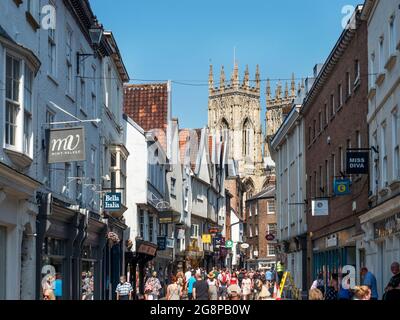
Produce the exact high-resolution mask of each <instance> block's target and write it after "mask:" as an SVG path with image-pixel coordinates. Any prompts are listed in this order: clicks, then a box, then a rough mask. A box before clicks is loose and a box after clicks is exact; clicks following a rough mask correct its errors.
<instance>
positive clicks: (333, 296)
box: [325, 277, 339, 300]
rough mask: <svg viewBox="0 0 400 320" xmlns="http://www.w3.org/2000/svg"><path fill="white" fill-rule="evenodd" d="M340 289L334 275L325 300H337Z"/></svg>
mask: <svg viewBox="0 0 400 320" xmlns="http://www.w3.org/2000/svg"><path fill="white" fill-rule="evenodd" d="M338 291H339V290H338V280H337V278H336V277H332V280H331V283H330V284H329V286H328V287H327V288H326V293H325V300H337V299H338Z"/></svg>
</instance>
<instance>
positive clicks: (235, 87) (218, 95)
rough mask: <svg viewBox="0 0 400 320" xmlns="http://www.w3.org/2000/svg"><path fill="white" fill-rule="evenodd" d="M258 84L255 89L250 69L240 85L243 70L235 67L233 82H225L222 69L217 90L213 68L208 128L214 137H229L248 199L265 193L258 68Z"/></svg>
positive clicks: (257, 74) (210, 78)
mask: <svg viewBox="0 0 400 320" xmlns="http://www.w3.org/2000/svg"><path fill="white" fill-rule="evenodd" d="M254 83H255V86H251V85H250V75H249V69H248V67H247V66H246V71H245V74H244V79H243V82H242V83H240V80H239V68H238V65H237V63H235V66H234V70H233V73H232V76H231V80H230V81H225V71H224V67H223V66H222V69H221V74H220V83H219V86H218V87H214V77H213V68H212V65H211V66H210V74H209V97H208V127H209V128H210V133H211V134H221V135H223V132H228V133H229V135H228V137H229V145H228V149H229V157H230V158H232V159H234V160H236V161H238V164H239V175H240V177H241V178H242V181H243V182H244V184H245V186H246V188H247V190H248V192H249V194H247V197H248V196H250V195H251V194H255V193H257V192H259V191H261V189H262V187H263V183H264V180H265V170H264V163H263V157H262V147H263V138H262V127H261V114H260V72H259V68H258V65H257V71H256V76H255V80H254Z"/></svg>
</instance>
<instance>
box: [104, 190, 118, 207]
mask: <svg viewBox="0 0 400 320" xmlns="http://www.w3.org/2000/svg"><path fill="white" fill-rule="evenodd" d="M120 209H121V193H120V192H109V193H106V194H105V195H104V210H106V211H118V210H120Z"/></svg>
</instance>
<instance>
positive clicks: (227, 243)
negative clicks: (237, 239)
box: [225, 240, 233, 249]
mask: <svg viewBox="0 0 400 320" xmlns="http://www.w3.org/2000/svg"><path fill="white" fill-rule="evenodd" d="M232 247H233V241H232V240H228V241H226V242H225V248H227V249H231V248H232Z"/></svg>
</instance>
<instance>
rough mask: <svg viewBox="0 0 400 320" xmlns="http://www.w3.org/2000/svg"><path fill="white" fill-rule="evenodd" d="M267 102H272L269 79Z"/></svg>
mask: <svg viewBox="0 0 400 320" xmlns="http://www.w3.org/2000/svg"><path fill="white" fill-rule="evenodd" d="M266 91H267V101H269V100H271V83H270V81H269V78H268V79H267V90H266Z"/></svg>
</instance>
